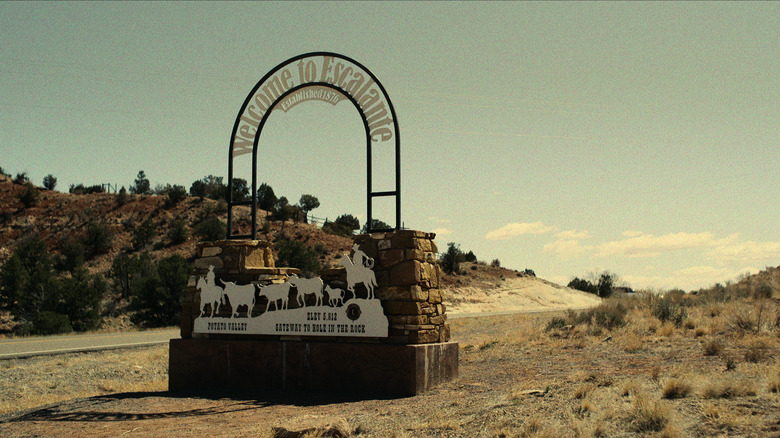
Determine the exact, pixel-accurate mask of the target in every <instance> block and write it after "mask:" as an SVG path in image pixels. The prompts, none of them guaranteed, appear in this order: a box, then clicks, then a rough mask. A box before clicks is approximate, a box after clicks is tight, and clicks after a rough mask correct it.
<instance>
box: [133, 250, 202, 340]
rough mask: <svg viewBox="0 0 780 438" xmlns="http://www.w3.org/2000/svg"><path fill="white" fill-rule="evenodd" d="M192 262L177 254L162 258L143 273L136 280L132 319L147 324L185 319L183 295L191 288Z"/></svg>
mask: <svg viewBox="0 0 780 438" xmlns="http://www.w3.org/2000/svg"><path fill="white" fill-rule="evenodd" d="M189 276H190V264H189V263H188V262H187V260H186V259H184V257H182V256H179V255H173V256H171V257H166V258H164V259H161V260H160V261H159V262H158V263H157V269H154V270H152V271H149V272H145V273H143V276H140V277H139V278H138V279H137V281H135V282H134V283H133V292H132V300H131V302H130V307H131V308H132V309H133V310H135V311H136V313H135V314H134V315H133V316H132V320H133V321H134V322H135V323H137V324H140V325H143V326H147V327H163V326H172V325H176V324H178V323H179V320H180V319H181V297H182V296H183V294H184V290H185V289H186V288H187V280H188V279H189Z"/></svg>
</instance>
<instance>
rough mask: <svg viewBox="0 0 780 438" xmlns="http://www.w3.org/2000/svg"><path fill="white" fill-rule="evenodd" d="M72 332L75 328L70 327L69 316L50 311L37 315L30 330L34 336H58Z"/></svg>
mask: <svg viewBox="0 0 780 438" xmlns="http://www.w3.org/2000/svg"><path fill="white" fill-rule="evenodd" d="M72 331H73V327H72V326H71V325H70V319H68V315H63V314H62V313H57V312H52V311H50V310H44V311H43V312H40V313H39V314H38V315H36V316H35V318H34V319H33V321H32V326H31V328H30V334H33V335H57V334H60V333H70V332H72Z"/></svg>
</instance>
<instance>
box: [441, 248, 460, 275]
mask: <svg viewBox="0 0 780 438" xmlns="http://www.w3.org/2000/svg"><path fill="white" fill-rule="evenodd" d="M465 261H466V255H465V254H464V253H463V251H461V250H460V245H459V244H457V243H455V242H449V243H447V252H445V253H444V254H442V255H441V257H439V264H440V265H441V268H442V269H444V271H445V272H448V273H450V274H457V273H459V272H460V264H461V263H462V262H465Z"/></svg>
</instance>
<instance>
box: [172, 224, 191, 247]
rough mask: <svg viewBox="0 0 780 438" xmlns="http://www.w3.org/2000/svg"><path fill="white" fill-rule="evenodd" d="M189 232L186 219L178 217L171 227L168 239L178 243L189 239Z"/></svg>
mask: <svg viewBox="0 0 780 438" xmlns="http://www.w3.org/2000/svg"><path fill="white" fill-rule="evenodd" d="M188 234H189V233H188V232H187V224H186V222H184V219H176V220H175V221H173V224H172V225H171V229H170V230H168V239H170V241H171V244H173V245H178V244H180V243H184V242H186V241H187V237H188Z"/></svg>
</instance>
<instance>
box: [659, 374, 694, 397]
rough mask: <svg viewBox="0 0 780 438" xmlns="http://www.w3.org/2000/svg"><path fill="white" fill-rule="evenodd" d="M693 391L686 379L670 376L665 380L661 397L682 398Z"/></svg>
mask: <svg viewBox="0 0 780 438" xmlns="http://www.w3.org/2000/svg"><path fill="white" fill-rule="evenodd" d="M691 392H693V387H692V386H691V385H690V383H688V382H687V381H685V380H683V379H680V378H671V379H669V380H667V381H666V383H665V384H664V388H663V393H662V394H663V398H669V399H675V398H684V397H687V396H688V394H690V393H691Z"/></svg>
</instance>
